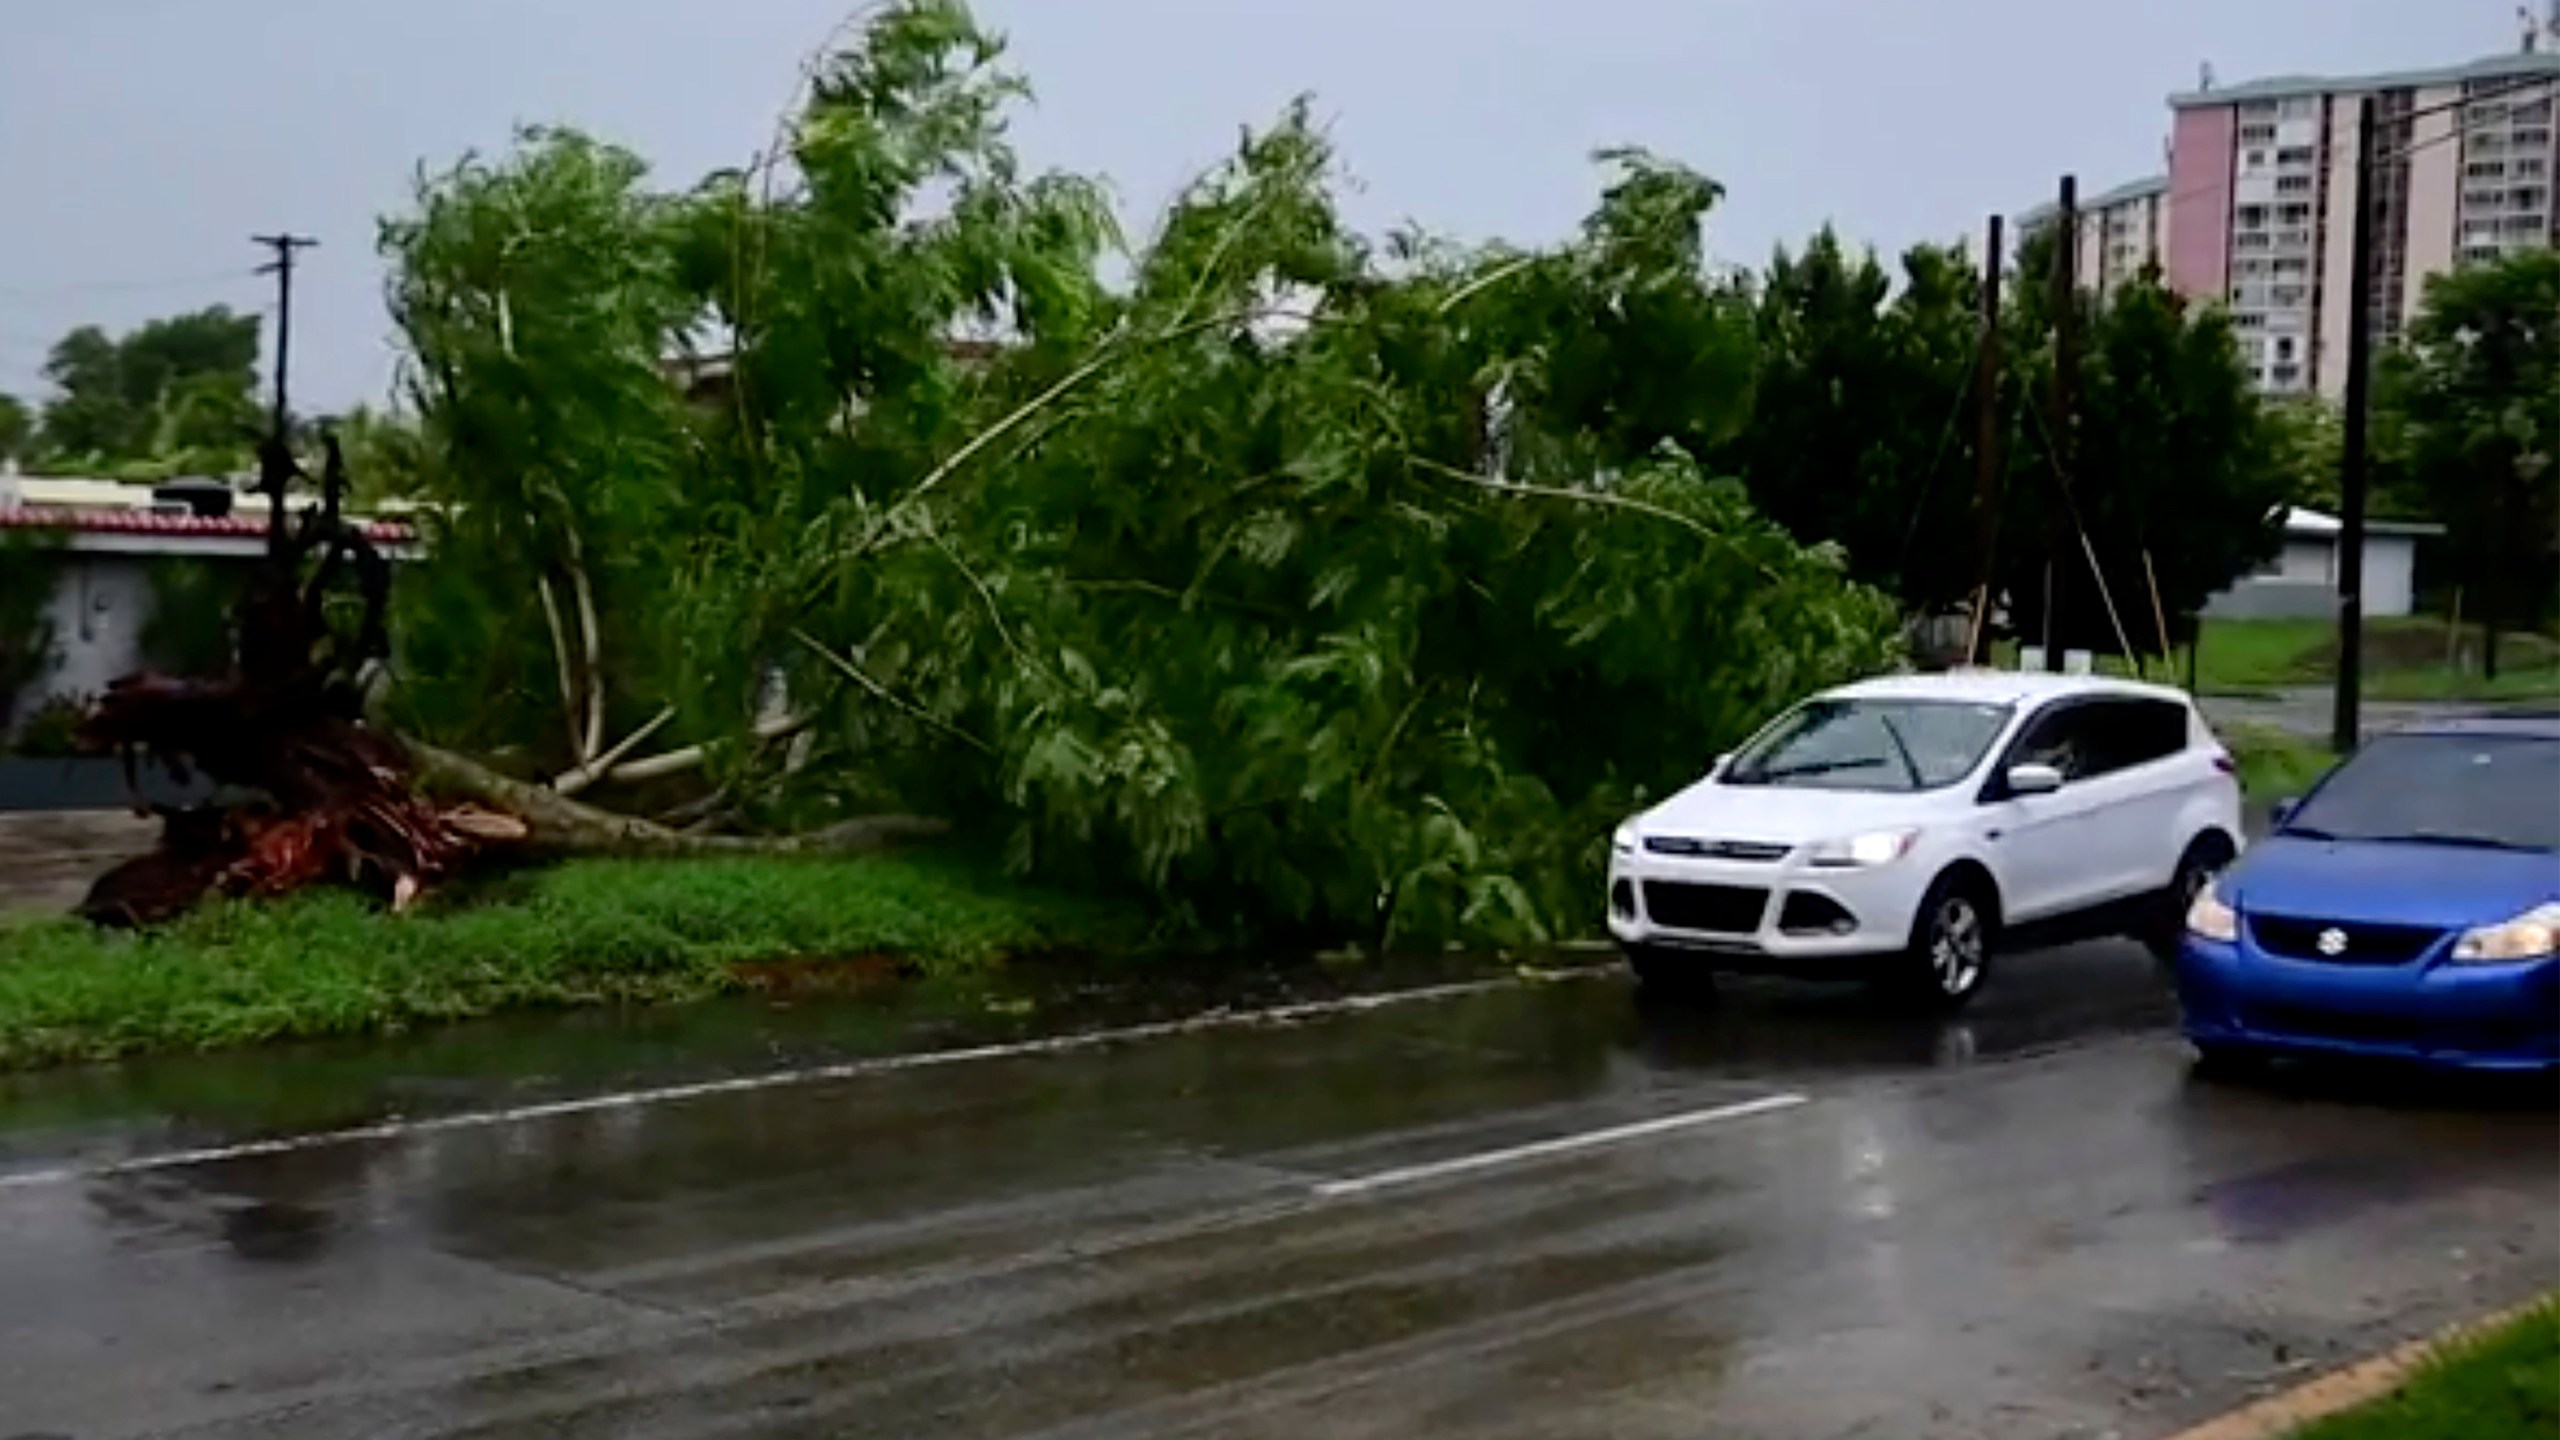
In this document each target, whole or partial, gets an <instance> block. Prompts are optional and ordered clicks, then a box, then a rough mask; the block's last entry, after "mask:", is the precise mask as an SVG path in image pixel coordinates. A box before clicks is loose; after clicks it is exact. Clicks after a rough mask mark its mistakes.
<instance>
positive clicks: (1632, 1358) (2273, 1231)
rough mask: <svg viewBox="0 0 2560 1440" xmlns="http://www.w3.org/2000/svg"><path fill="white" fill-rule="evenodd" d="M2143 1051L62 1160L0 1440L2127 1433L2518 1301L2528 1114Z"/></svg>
mask: <svg viewBox="0 0 2560 1440" xmlns="http://www.w3.org/2000/svg"><path fill="white" fill-rule="evenodd" d="M2170 1014H2171V1012H2170V1009H2169V1005H2168V1002H2167V1000H2166V997H2165V995H2164V993H2163V991H2162V988H2161V986H2160V983H2159V981H2158V979H2157V977H2156V974H2155V972H2154V971H2153V969H2152V967H2151V964H2150V962H2149V961H2148V960H2147V959H2146V958H2144V957H2143V956H2141V955H2140V954H2139V953H2138V952H2134V951H2131V950H2130V949H2127V948H2125V947H2121V946H2114V947H2108V946H2099V947H2087V948H2082V949H2079V950H2074V951H2068V952H2061V953H2057V954H2052V955H2045V956H2037V957H2030V958H2026V959H2021V960H2018V961H2014V962H2012V963H2011V965H2010V967H2009V969H2008V970H2007V972H2006V973H2005V974H2004V975H2003V976H2002V977H2000V979H1999V980H1998V981H1996V982H1995V986H1994V988H1993V990H1992V991H1991V992H1990V993H1988V994H1987V995H1986V996H1985V997H1984V999H1983V1001H1982V1002H1981V1004H1980V1005H1979V1006H1978V1007H1977V1009H1976V1010H1975V1011H1974V1012H1973V1013H1972V1014H1971V1015H1970V1016H1968V1017H1967V1018H1966V1019H1964V1020H1963V1021H1961V1022H1956V1023H1942V1022H1934V1021H1924V1020H1916V1019H1911V1018H1906V1017H1900V1016H1896V1015H1893V1014H1891V1013H1889V1012H1884V1011H1880V1010H1877V1009H1875V1008H1873V1007H1872V1006H1871V1004H1870V1003H1869V1002H1867V1001H1865V1000H1864V999H1862V998H1860V997H1859V996H1857V995H1856V994H1854V993H1847V992H1830V991H1821V990H1807V989H1797V988H1791V987H1786V986H1781V985H1770V986H1751V987H1746V988H1743V989H1740V990H1739V991H1737V992H1735V993H1732V994H1730V995H1729V996H1728V997H1727V998H1726V999H1725V1000H1724V1001H1723V1002H1722V1003H1721V1004H1718V1005H1715V1006H1713V1007H1710V1008H1707V1009H1703V1010H1689V1009H1669V1008H1657V1007H1651V1006H1641V1005H1639V1004H1637V1003H1636V1002H1635V1000H1634V999H1633V997H1632V996H1631V993H1630V991H1629V990H1628V988H1627V987H1626V985H1625V984H1624V982H1623V981H1621V980H1619V979H1618V978H1617V977H1616V976H1615V975H1613V974H1610V975H1603V976H1600V977H1597V978H1593V977H1582V978H1573V979H1567V980H1562V981H1557V982H1554V983H1545V984H1530V985H1523V986H1502V987H1496V988H1492V989H1487V990H1482V991H1476V992H1470V993H1467V994H1463V995H1457V996H1451V997H1447V998H1442V999H1437V1000H1430V1001H1417V1002H1412V1003H1405V1004H1398V1005H1391V1006H1382V1007H1377V1008H1372V1009H1367V1010H1362V1011H1355V1012H1349V1013H1340V1014H1327V1015H1318V1016H1312V1017H1308V1018H1304V1019H1302V1020H1301V1021H1299V1022H1298V1023H1294V1024H1290V1025H1286V1026H1276V1027H1264V1028H1249V1027H1227V1028H1211V1029H1201V1030H1193V1031H1187V1032H1183V1033H1175V1034H1157V1035H1154V1036H1152V1037H1150V1038H1145V1039H1141V1040H1136V1041H1132V1042H1130V1043H1127V1044H1122V1045H1112V1046H1105V1047H1100V1048H1095V1049H1086V1050H1077V1051H1071V1052H1066V1053H1052V1054H1036V1055H1019V1056H1000V1057H993V1058H985V1059H979V1060H972V1061H968V1062H965V1063H958V1064H951V1065H944V1066H937V1067H932V1068H923V1069H911V1070H904V1071H888V1072H883V1073H871V1074H864V1075H860V1076H855V1077H851V1078H845V1079H840V1080H831V1081H825V1082H813V1083H801V1084H790V1085H780V1086H773V1087H768V1088H760V1089H749V1090H739V1091H731V1092H725V1093H713V1094H708V1095H696V1096H692V1097H690V1098H670V1099H661V1100H656V1101H646V1102H639V1103H633V1104H629V1105H620V1106H609V1107H604V1108H590V1109H577V1110H572V1111H569V1112H567V1113H556V1112H555V1113H549V1114H541V1113H537V1114H531V1115H526V1116H522V1117H520V1118H516V1119H512V1120H500V1121H497V1122H494V1123H477V1122H473V1123H466V1124H461V1125H455V1126H450V1127H447V1128H441V1129H432V1128H431V1129H428V1130H426V1131H423V1132H402V1131H399V1130H398V1129H397V1128H396V1127H394V1128H393V1129H391V1130H389V1131H386V1132H383V1133H380V1134H377V1135H376V1136H374V1137H373V1138H369V1139H362V1140H357V1141H350V1142H346V1143H332V1144H324V1145H319V1146H315V1147H312V1148H306V1149H300V1150H293V1151H287V1152H285V1153H276V1154H265V1155H257V1156H250V1157H245V1158H235V1159H229V1160H204V1161H200V1162H194V1163H177V1164H168V1165H153V1166H151V1167H149V1168H144V1169H139V1170H132V1171H127V1172H125V1173H117V1174H97V1173H94V1167H96V1166H97V1165H99V1164H100V1163H102V1162H105V1161H109V1160H113V1159H116V1158H118V1157H119V1156H120V1155H121V1156H122V1157H123V1158H128V1159H130V1158H135V1155H134V1154H133V1153H131V1152H133V1151H142V1152H147V1151H148V1150H149V1149H151V1148H152V1146H153V1145H155V1144H164V1143H166V1141H167V1138H168V1137H166V1136H160V1137H157V1138H154V1139H144V1138H138V1137H137V1135H136V1133H135V1132H132V1131H129V1130H120V1129H114V1128H101V1129H99V1130H97V1131H96V1132H95V1133H89V1134H84V1133H81V1132H79V1131H78V1129H77V1127H72V1128H70V1129H59V1130H56V1131H51V1132H47V1134H46V1135H45V1137H44V1138H43V1141H42V1144H41V1145H36V1146H34V1147H32V1148H31V1147H30V1145H29V1144H28V1143H25V1142H21V1143H19V1144H18V1145H17V1146H16V1147H15V1148H14V1149H8V1150H6V1151H0V1155H5V1162H0V1437H8V1436H16V1435H24V1434H50V1435H61V1436H72V1437H79V1440H104V1437H110V1436H141V1435H170V1436H177V1435H184V1436H190V1437H198V1436H201V1437H233V1436H242V1437H245V1436H262V1437H267V1436H272V1437H306V1436H309V1437H317V1436H329V1437H358V1436H360V1437H429V1436H434V1437H473V1440H531V1437H545V1440H582V1437H616V1440H626V1437H627V1440H646V1437H712V1436H739V1437H749V1436H753V1437H777V1440H778V1437H799V1436H808V1437H820V1436H824V1437H871V1436H878V1437H902V1440H903V1437H926V1436H937V1437H938V1436H949V1437H980V1436H1046V1437H1057V1440H1070V1437H1073V1440H1086V1437H1090V1440H1106V1437H1112V1440H1117V1437H1166V1436H1177V1435H1180V1436H1190V1435H1199V1436H1220V1437H1272V1440H1334V1437H1341V1440H1351V1437H1378V1440H1391V1437H1392V1440H1410V1437H1419V1436H1433V1437H1439V1436H1462V1437H1520V1440H1529V1437H1538V1440H1545V1437H1566V1436H1573V1437H1581V1436H1609V1437H1654V1436H1660V1437H1666V1440H1668V1437H1679V1440H1695V1437H1704V1436H1713V1437H1718V1440H1751V1437H1771V1440H1778V1437H1786V1440H1794V1437H1833V1436H1874V1437H1880V1440H1923V1437H1937V1436H1944V1437H1958V1436H1964V1437H1976V1436H1996V1437H2012V1436H2014V1437H2038V1440H2041V1437H2063V1436H2071V1437H2097V1436H2121V1437H2126V1440H2139V1437H2148V1436H2161V1435H2166V1434H2169V1433H2172V1432H2173V1431H2175V1430H2176V1429H2178V1428H2180V1427H2181V1426H2182V1425H2183V1424H2184V1423H2188V1422H2192V1421H2195V1420H2198V1419H2201V1418H2203V1417H2205V1416H2207V1415H2209V1414H2211V1413H2214V1412H2216V1411H2218V1410H2220V1409H2223V1408H2227V1407H2228V1406H2230V1405H2232V1404H2235V1403H2239V1402H2242V1401H2245V1400H2247V1399H2249V1398H2252V1397H2253V1396H2254V1395H2255V1394H2258V1393H2261V1392H2263V1391H2264V1390H2267V1389H2269V1388H2274V1387H2277V1386H2280V1385H2283V1384H2286V1383H2289V1382H2293V1381H2298V1380H2300V1379H2302V1378H2305V1377H2307V1375H2308V1374H2309V1373H2311V1372H2312V1371H2313V1370H2314V1369H2316V1368H2320V1367H2325V1366H2327V1365H2329V1364H2332V1363H2335V1362H2339V1361H2342V1360H2345V1359H2347V1358H2349V1357H2351V1356H2356V1355H2360V1354H2362V1353H2364V1352H2367V1351H2370V1350H2374V1349H2378V1348H2382V1347H2384V1346H2386V1345H2388V1344H2391V1343H2394V1342H2396V1341H2398V1340H2399V1339H2402V1338H2404V1337H2407V1336H2409V1335H2412V1334H2415V1333H2418V1332H2420V1331H2422V1330H2424V1329H2427V1328H2430V1327H2432V1326H2435V1325H2437V1324H2440V1323H2443V1322H2445V1321H2448V1320H2450V1319H2454V1318H2458V1317H2460V1316H2462V1315H2464V1314H2467V1313H2470V1312H2474V1311H2477V1310H2482V1309H2486V1308H2489V1307H2492V1306H2496V1305H2501V1304H2506V1303H2510V1302H2513V1301H2515V1300H2518V1299H2520V1298H2523V1297H2525V1296H2528V1295H2529V1294H2531V1293H2533V1292H2535V1291H2536V1290H2538V1289H2541V1288H2545V1287H2548V1286H2550V1285H2552V1284H2554V1283H2555V1282H2560V1204H2555V1201H2560V1125H2555V1119H2554V1111H2553V1107H2552V1105H2551V1103H2550V1100H2549V1098H2548V1095H2547V1093H2546V1092H2545V1091H2544V1090H2543V1089H2542V1088H2540V1087H2536V1088H2534V1089H2533V1090H2531V1091H2530V1092H2528V1093H2521V1094H2520V1093H2516V1092H2513V1091H2508V1090H2503V1089H2502V1090H2496V1091H2475V1090H2472V1089H2469V1088H2452V1089H2447V1088H2441V1087H2431V1086H2421V1085H2418V1084H2416V1083H2414V1082H2412V1081H2409V1080H2406V1079H2403V1078H2400V1077H2396V1076H2389V1075H2372V1074H2355V1075H2344V1074H2341V1075H2319V1076H2305V1077H2298V1078H2295V1079H2292V1080H2288V1081H2280V1082H2276V1083H2273V1084H2271V1085H2269V1086H2267V1087H2263V1088H2250V1089H2233V1088H2225V1087H2218V1086H2212V1085H2207V1084H2205V1083H2203V1082H2201V1081H2198V1080H2195V1079H2193V1078H2191V1077H2190V1076H2189V1074H2188V1071H2187V1064H2186V1055H2185V1052H2184V1051H2183V1049H2182V1048H2181V1047H2180V1046H2179V1045H2178V1044H2177V1042H2176V1041H2175V1039H2174V1038H2173V1037H2172V1036H2171V1034H2170V1033H2169V1032H2168V1030H2167V1028H2166V1027H2167V1023H2168V1021H2169V1019H2170ZM1789 1097H1801V1103H1797V1102H1796V1101H1795V1100H1793V1099H1790V1098H1789ZM6 1119H7V1116H6V1112H5V1109H4V1108H0V1123H5V1121H6ZM1648 1121H1659V1122H1662V1123H1661V1124H1659V1125H1657V1126H1655V1127H1654V1128H1653V1129H1652V1130H1650V1131H1644V1132H1639V1133H1638V1134H1636V1135H1635V1136H1633V1137H1631V1138H1624V1139H1620V1140H1618V1141H1616V1142H1615V1143H1586V1142H1589V1141H1591V1140H1592V1137H1594V1136H1595V1134H1596V1135H1598V1136H1599V1137H1600V1138H1601V1139H1602V1140H1606V1139H1607V1133H1608V1132H1610V1131H1612V1130H1613V1129H1615V1128H1616V1127H1625V1126H1630V1125H1642V1124H1643V1123H1644V1122H1648ZM193 1138H194V1139H196V1140H197V1141H198V1142H200V1143H204V1142H210V1141H212V1140H218V1139H220V1138H221V1137H219V1136H204V1135H197V1136H195V1137H193ZM1540 1145H1546V1146H1548V1147H1549V1149H1548V1150H1547V1151H1546V1152H1544V1153H1541V1152H1540V1151H1538V1150H1535V1149H1531V1150H1529V1151H1528V1152H1527V1153H1525V1154H1524V1153H1520V1152H1521V1147H1536V1146H1540ZM45 1147H53V1148H54V1149H56V1150H58V1151H60V1152H61V1153H62V1154H64V1155H70V1156H73V1157H76V1158H75V1159H74V1160H73V1162H72V1164H73V1167H74V1168H72V1169H70V1170H52V1171H48V1168H47V1166H48V1161H47V1157H46V1156H45V1155H43V1154H41V1153H36V1151H39V1150H42V1149H43V1148H45ZM120 1147H130V1150H127V1149H123V1148H120ZM1559 1147H1560V1148H1559ZM1575 1147H1579V1148H1575ZM1506 1156H1507V1157H1508V1158H1506ZM56 1158H57V1159H58V1158H59V1157H58V1156H57V1157H56ZM1477 1162H1481V1163H1477ZM1469 1164H1473V1165H1474V1168H1467V1166H1468V1165H1469Z"/></svg>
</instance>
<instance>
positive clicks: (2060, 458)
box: [2044, 175, 2080, 672]
mask: <svg viewBox="0 0 2560 1440" xmlns="http://www.w3.org/2000/svg"><path fill="white" fill-rule="evenodd" d="M2055 208H2056V214H2055V217H2054V227H2055V229H2056V231H2057V232H2058V234H2059V239H2058V243H2056V244H2055V246H2054V247H2053V410H2052V415H2051V421H2052V423H2051V424H2049V425H2047V426H2046V427H2045V428H2046V430H2047V431H2048V432H2050V433H2049V435H2048V437H2047V438H2048V439H2049V440H2050V441H2051V443H2052V445H2053V486H2054V490H2053V494H2051V495H2050V496H2048V497H2046V500H2045V507H2044V541H2045V544H2044V668H2045V669H2047V670H2050V671H2056V672H2059V671H2060V670H2061V669H2062V639H2063V629H2062V592H2063V576H2064V573H2065V571H2064V567H2063V564H2062V557H2063V556H2064V555H2065V554H2067V553H2069V546H2070V539H2071V537H2070V536H2069V535H2067V534H2065V533H2064V531H2065V529H2066V527H2067V526H2068V524H2069V520H2068V518H2067V513H2066V512H2067V507H2066V506H2065V505H2064V503H2063V492H2064V491H2065V490H2066V489H2068V488H2069V486H2070V484H2071V470H2072V465H2073V463H2074V457H2073V454H2072V448H2073V447H2072V443H2071V437H2072V434H2073V433H2074V427H2073V425H2072V423H2071V422H2072V416H2073V415H2074V414H2075V413H2077V410H2078V406H2079V399H2078V396H2077V394H2076V393H2075V391H2076V390H2077V388H2078V384H2077V382H2078V372H2079V368H2080V337H2079V335H2078V333H2077V331H2078V329H2079V324H2078V321H2079V312H2080V293H2079V292H2080V274H2079V272H2080V179H2079V177H2078V176H2076V175H2065V176H2063V177H2062V194H2061V197H2060V202H2059V204H2058V205H2057V206H2056V207H2055Z"/></svg>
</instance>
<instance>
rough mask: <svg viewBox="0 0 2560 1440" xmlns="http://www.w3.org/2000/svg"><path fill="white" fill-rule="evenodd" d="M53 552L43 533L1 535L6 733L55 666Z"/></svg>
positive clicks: (1, 715)
mask: <svg viewBox="0 0 2560 1440" xmlns="http://www.w3.org/2000/svg"><path fill="white" fill-rule="evenodd" d="M52 551H53V544H52V541H51V537H48V536H46V535H44V534H42V533H41V532H38V531H33V530H7V531H0V734H5V733H6V732H7V730H8V729H9V728H10V726H11V725H12V723H13V722H14V721H15V720H16V718H17V717H16V716H15V715H14V714H13V713H12V712H13V709H14V707H15V706H16V705H17V704H19V703H20V699H21V692H22V691H24V690H25V689H26V688H27V687H28V686H30V685H32V684H34V683H35V682H36V681H37V680H38V679H40V678H42V677H43V675H44V674H45V672H46V671H47V670H49V669H51V668H52V667H53V659H54V653H55V648H54V633H53V621H52V620H51V619H50V618H49V615H48V611H49V609H50V608H51V605H52V602H53V590H54V586H55V584H56V583H57V580H58V576H59V572H58V570H57V567H56V566H55V564H54V563H53V561H52V559H51V554H52Z"/></svg>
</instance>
